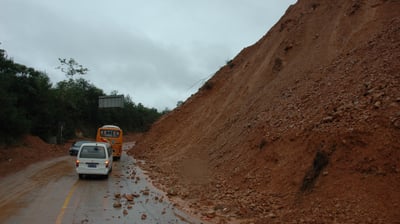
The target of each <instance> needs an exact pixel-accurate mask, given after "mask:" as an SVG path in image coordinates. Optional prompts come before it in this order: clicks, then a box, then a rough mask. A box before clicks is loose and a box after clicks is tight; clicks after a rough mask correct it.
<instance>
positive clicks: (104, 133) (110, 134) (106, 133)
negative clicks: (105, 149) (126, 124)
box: [100, 129, 121, 138]
mask: <svg viewBox="0 0 400 224" xmlns="http://www.w3.org/2000/svg"><path fill="white" fill-rule="evenodd" d="M120 135H121V132H120V131H118V130H105V129H103V130H100V136H101V137H107V138H118V137H119V136H120Z"/></svg>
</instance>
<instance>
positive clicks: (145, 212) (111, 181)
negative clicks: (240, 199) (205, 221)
mask: <svg viewBox="0 0 400 224" xmlns="http://www.w3.org/2000/svg"><path fill="white" fill-rule="evenodd" d="M133 145H134V144H133V143H126V144H125V145H124V148H125V149H127V148H129V147H132V146H133ZM130 196H134V197H133V200H132V197H130ZM0 223H56V224H61V223H68V224H70V223H71V224H75V223H76V224H85V223H96V224H101V223H201V222H200V221H199V220H196V219H195V218H191V217H188V216H187V215H185V214H184V213H183V212H181V211H179V210H178V209H176V208H174V206H173V205H172V204H171V203H170V202H169V201H168V200H167V199H166V197H165V194H164V193H163V192H161V191H159V190H157V189H156V188H154V187H153V186H152V185H151V183H150V182H149V180H148V179H147V177H146V176H145V174H144V173H143V171H142V170H141V169H139V168H138V167H137V166H136V161H135V160H134V159H133V158H132V157H130V156H127V155H126V153H125V152H124V153H123V155H122V157H121V160H120V161H115V162H114V165H113V171H112V173H111V174H110V176H109V178H98V177H88V178H85V179H83V180H79V178H78V175H77V174H76V172H75V157H72V156H65V157H60V158H56V159H53V160H50V161H45V162H40V163H37V164H34V165H32V166H30V167H28V168H27V169H25V170H23V171H20V172H18V173H16V174H13V175H9V176H7V177H6V178H3V179H1V182H0Z"/></svg>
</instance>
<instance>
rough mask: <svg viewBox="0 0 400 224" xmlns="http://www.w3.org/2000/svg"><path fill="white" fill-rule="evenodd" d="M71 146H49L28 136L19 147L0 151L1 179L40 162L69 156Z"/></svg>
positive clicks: (37, 138) (10, 147) (69, 144)
mask: <svg viewBox="0 0 400 224" xmlns="http://www.w3.org/2000/svg"><path fill="white" fill-rule="evenodd" d="M71 144H72V143H71V142H68V143H66V144H63V145H54V144H48V143H46V142H44V141H43V140H42V139H40V138H39V137H37V136H31V135H27V136H25V137H23V139H22V141H21V142H20V143H19V144H18V145H14V146H9V147H7V148H1V149H0V158H1V159H0V177H4V176H6V175H8V174H10V173H14V172H16V171H19V170H22V169H24V168H26V167H27V166H29V165H31V164H33V163H36V162H39V161H43V160H46V159H49V158H54V157H58V156H64V155H68V149H69V147H70V146H71Z"/></svg>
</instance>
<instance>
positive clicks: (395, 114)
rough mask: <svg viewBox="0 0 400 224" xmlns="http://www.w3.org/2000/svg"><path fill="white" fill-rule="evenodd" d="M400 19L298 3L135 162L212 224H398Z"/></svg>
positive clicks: (145, 142) (388, 5)
mask: <svg viewBox="0 0 400 224" xmlns="http://www.w3.org/2000/svg"><path fill="white" fill-rule="evenodd" d="M399 12H400V2H399V1H396V0H392V1H390V0H369V1H367V0H365V1H363V0H356V1H346V0H339V1H328V0H324V1H311V0H299V1H298V2H297V3H296V4H295V5H293V6H291V7H290V8H289V9H288V10H287V12H286V13H285V15H284V16H283V17H282V18H281V19H280V21H279V22H278V23H277V24H276V25H275V26H274V27H273V28H272V29H271V30H270V31H269V32H268V33H267V34H266V35H265V36H264V37H262V38H261V39H260V40H259V41H258V42H257V43H255V44H254V45H252V46H250V47H247V48H245V49H243V51H242V52H241V53H240V54H239V55H237V56H236V57H235V58H234V59H233V60H232V61H231V62H229V63H228V64H227V65H226V66H224V67H222V68H221V69H220V70H219V71H218V72H217V73H216V74H215V75H214V76H213V77H212V78H211V79H210V80H208V81H207V82H206V83H205V84H204V86H203V87H202V88H201V89H199V91H198V92H197V93H196V94H195V95H193V96H192V97H191V98H189V99H188V100H187V101H186V102H185V103H184V104H183V105H182V106H180V107H178V108H176V109H175V110H174V111H172V112H171V113H169V114H167V115H166V116H164V117H163V118H162V119H161V120H159V121H158V122H157V123H156V124H154V125H153V127H152V128H151V130H150V131H149V132H148V133H147V134H146V135H144V136H143V138H142V139H140V141H139V142H138V145H137V146H136V147H135V148H134V149H133V150H131V153H132V154H133V155H134V156H135V157H136V158H139V159H144V160H146V166H147V168H148V169H150V170H151V175H152V176H153V178H155V180H156V181H157V182H158V184H159V185H160V186H162V187H163V188H165V189H166V190H167V191H168V192H169V193H170V195H171V197H175V198H176V200H178V199H183V202H182V203H183V204H185V203H186V206H187V207H188V208H190V209H191V210H192V211H193V212H199V214H201V215H202V216H204V217H207V218H208V219H210V220H211V222H215V223H217V222H221V223H224V222H226V221H232V220H233V218H237V219H239V220H241V221H243V222H247V221H248V222H255V223H271V222H277V223H282V222H293V223H333V222H337V223H395V222H396V221H398V220H400V213H399V212H398V211H399V209H400V146H399V145H400V144H399V143H400V138H399V137H400V13H399Z"/></svg>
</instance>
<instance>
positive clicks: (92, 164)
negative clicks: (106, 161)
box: [87, 163, 97, 168]
mask: <svg viewBox="0 0 400 224" xmlns="http://www.w3.org/2000/svg"><path fill="white" fill-rule="evenodd" d="M87 166H88V167H89V168H96V167H97V164H96V163H88V164H87Z"/></svg>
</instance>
